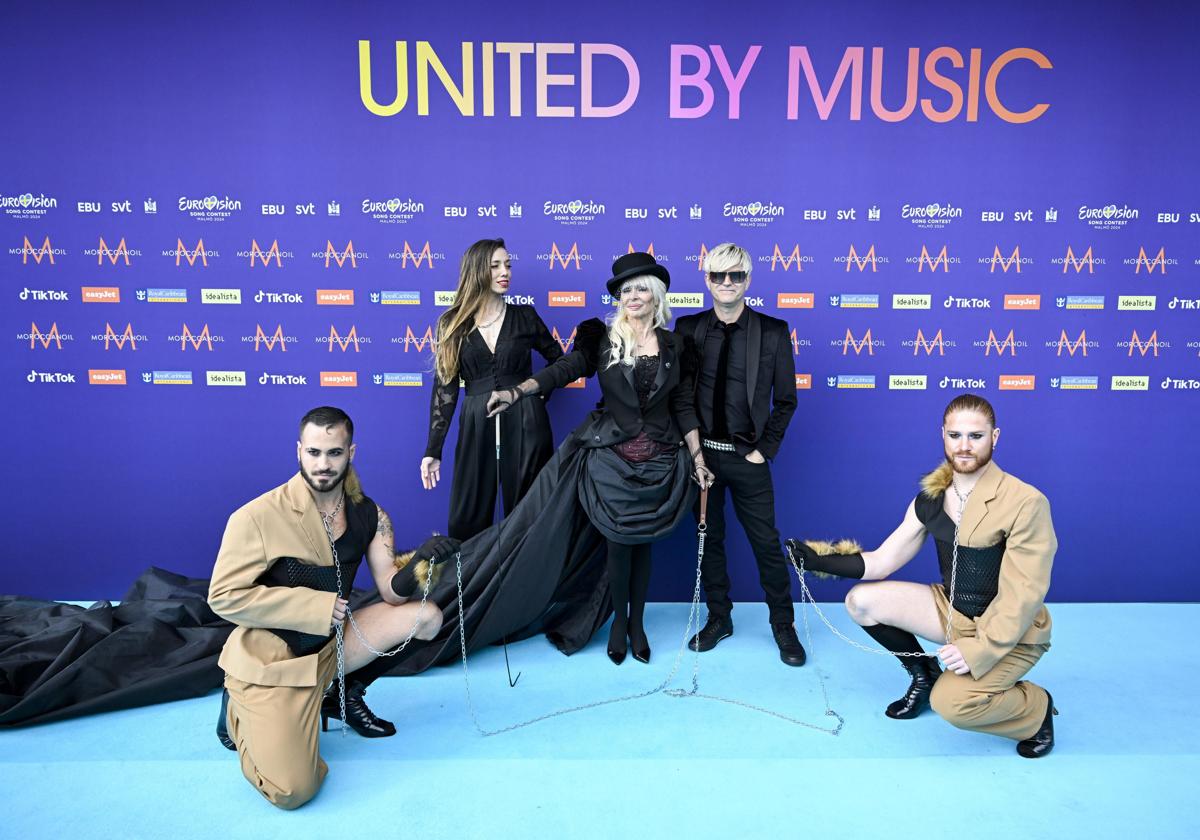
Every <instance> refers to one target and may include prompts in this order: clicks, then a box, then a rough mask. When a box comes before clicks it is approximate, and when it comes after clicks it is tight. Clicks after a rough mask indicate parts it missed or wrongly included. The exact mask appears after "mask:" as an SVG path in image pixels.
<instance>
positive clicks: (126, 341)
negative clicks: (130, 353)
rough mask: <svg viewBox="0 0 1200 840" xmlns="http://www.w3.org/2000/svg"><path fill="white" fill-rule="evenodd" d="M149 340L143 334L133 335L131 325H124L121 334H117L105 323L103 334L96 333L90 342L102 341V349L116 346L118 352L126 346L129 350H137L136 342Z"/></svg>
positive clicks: (110, 325)
mask: <svg viewBox="0 0 1200 840" xmlns="http://www.w3.org/2000/svg"><path fill="white" fill-rule="evenodd" d="M149 340H150V339H149V338H147V337H146V335H145V334H144V333H135V332H134V331H133V324H132V323H127V324H125V329H124V330H123V331H122V332H121V333H119V334H118V333H117V331H116V330H114V329H113V328H112V324H110V323H108V322H105V324H104V332H102V333H97V334H95V335H93V336H92V341H103V342H104V349H105V350H110V349H112V345H114V344H115V345H116V346H117V349H118V350H124V349H125V346H126V345H129V349H130V350H137V349H138V348H137V346H138V342H146V341H149Z"/></svg>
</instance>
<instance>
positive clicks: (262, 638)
mask: <svg viewBox="0 0 1200 840" xmlns="http://www.w3.org/2000/svg"><path fill="white" fill-rule="evenodd" d="M282 557H294V558H296V559H297V560H300V561H302V562H304V563H312V564H313V565H316V566H332V565H333V552H332V551H330V549H329V539H328V537H327V536H326V535H325V528H324V526H323V525H322V524H321V515H320V513H318V512H317V506H316V502H315V501H314V500H313V496H312V493H311V492H310V491H309V489H308V485H307V484H306V483H305V481H304V478H303V477H302V476H301V475H300V474H299V473H296V475H294V476H293V477H292V479H291V480H290V481H288V483H287V484H283V485H280V486H279V487H276V488H275V489H274V490H271V491H270V492H268V493H264V494H263V495H261V496H259V497H258V498H257V499H254V500H253V501H251V502H249V503H248V504H246V505H245V506H243V507H241V508H239V509H238V510H237V511H235V512H234V514H233V515H232V516H230V517H229V523H228V524H227V525H226V526H225V536H224V537H222V539H221V550H220V551H219V552H218V554H217V564H216V566H215V568H214V569H213V574H212V581H211V583H210V584H209V587H208V604H209V606H211V607H212V608H213V611H214V612H215V613H217V615H219V616H221V617H222V618H224V619H226V620H228V621H232V622H233V623H234V624H236V625H237V628H236V629H235V630H234V631H233V633H232V634H230V636H229V639H228V641H226V642H225V649H224V650H222V651H221V658H220V660H219V662H218V664H219V665H220V666H221V667H222V668H223V669H224V670H225V673H227V674H229V675H230V676H233V677H236V678H237V679H239V680H242V681H243V682H248V683H254V684H256V685H272V686H314V685H316V684H317V679H318V677H317V654H316V653H314V654H310V655H309V656H299V657H298V656H295V655H293V654H292V651H291V649H289V648H288V646H287V645H286V644H285V643H284V641H283V640H282V639H280V638H279V637H278V636H276V635H275V634H274V633H271V632H269V631H268V630H264V629H259V628H266V627H271V628H277V629H281V630H298V631H300V632H302V633H313V634H317V635H325V634H327V633H329V630H330V626H331V622H332V618H333V604H334V601H335V599H336V598H337V595H336V593H333V592H321V591H319V590H316V589H308V588H306V587H300V586H297V587H288V586H265V585H263V584H260V583H257V581H258V579H259V578H260V577H261V576H262V574H263V573H264V572H265V571H267V569H269V568H270V567H271V566H272V565H273V564H274V563H275V561H276V560H278V559H279V558H282Z"/></svg>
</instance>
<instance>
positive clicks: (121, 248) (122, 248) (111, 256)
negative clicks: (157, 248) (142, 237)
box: [83, 236, 142, 265]
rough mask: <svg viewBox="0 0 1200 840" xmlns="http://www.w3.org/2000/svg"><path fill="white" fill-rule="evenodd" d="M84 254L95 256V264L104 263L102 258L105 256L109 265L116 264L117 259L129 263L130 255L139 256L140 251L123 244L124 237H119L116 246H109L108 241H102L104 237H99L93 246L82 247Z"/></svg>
mask: <svg viewBox="0 0 1200 840" xmlns="http://www.w3.org/2000/svg"><path fill="white" fill-rule="evenodd" d="M83 253H85V254H87V255H88V256H89V257H90V256H92V255H93V254H94V255H95V257H96V265H104V258H105V257H107V258H108V261H109V263H110V264H111V265H116V264H117V263H118V261H121V260H123V261H124V263H125V265H129V258H130V257H140V256H141V255H142V252H141V250H140V249H138V248H130V247H129V246H127V245H126V244H125V237H123V236H122V237H121V241H120V242H118V243H117V247H116V248H109V247H108V243H107V242H105V241H104V237H103V236H101V237H100V244H99V245H97V246H96V247H95V248H86V249H84V252H83Z"/></svg>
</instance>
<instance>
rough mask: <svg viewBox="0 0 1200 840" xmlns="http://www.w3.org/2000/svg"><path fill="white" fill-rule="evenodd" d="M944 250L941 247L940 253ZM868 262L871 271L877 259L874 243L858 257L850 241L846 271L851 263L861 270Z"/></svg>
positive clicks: (874, 267) (875, 268) (873, 269)
mask: <svg viewBox="0 0 1200 840" xmlns="http://www.w3.org/2000/svg"><path fill="white" fill-rule="evenodd" d="M921 250H922V251H924V250H925V249H924V248H923V247H922V248H921ZM945 250H946V249H944V248H943V249H942V253H945ZM868 263H869V264H870V266H871V271H875V270H877V260H876V259H875V244H874V243H872V244H871V247H870V249H868V251H867V253H865V254H863V256H862V258H861V259H859V256H858V252H857V251H855V250H854V243H851V244H850V253H848V254H847V255H846V271H849V270H850V266H851V265H856V266H858V270H859V271H862V270H863V269H865V268H866V267H867V264H868Z"/></svg>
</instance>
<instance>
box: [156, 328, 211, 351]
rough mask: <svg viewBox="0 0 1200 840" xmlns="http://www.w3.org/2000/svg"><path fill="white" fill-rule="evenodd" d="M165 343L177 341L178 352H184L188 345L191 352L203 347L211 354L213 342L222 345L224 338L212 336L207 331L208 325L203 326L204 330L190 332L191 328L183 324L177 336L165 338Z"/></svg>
mask: <svg viewBox="0 0 1200 840" xmlns="http://www.w3.org/2000/svg"><path fill="white" fill-rule="evenodd" d="M167 341H170V342H176V341H178V342H179V349H180V350H184V351H186V350H187V349H188V345H189V344H190V345H191V347H192V349H193V350H199V349H200V348H201V346H203V347H207V348H208V350H209V352H210V353H211V352H212V349H213V342H214V341H215V342H216V343H217V344H224V343H225V336H223V335H213V334H212V333H211V332H210V331H209V329H208V324H205V325H204V329H202V330H200V332H192V330H191V328H190V327H188V325H187V324H186V323H185V324H184V325H183V330H182V331H181V332H180V333H179V334H178V335H169V336H167Z"/></svg>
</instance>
